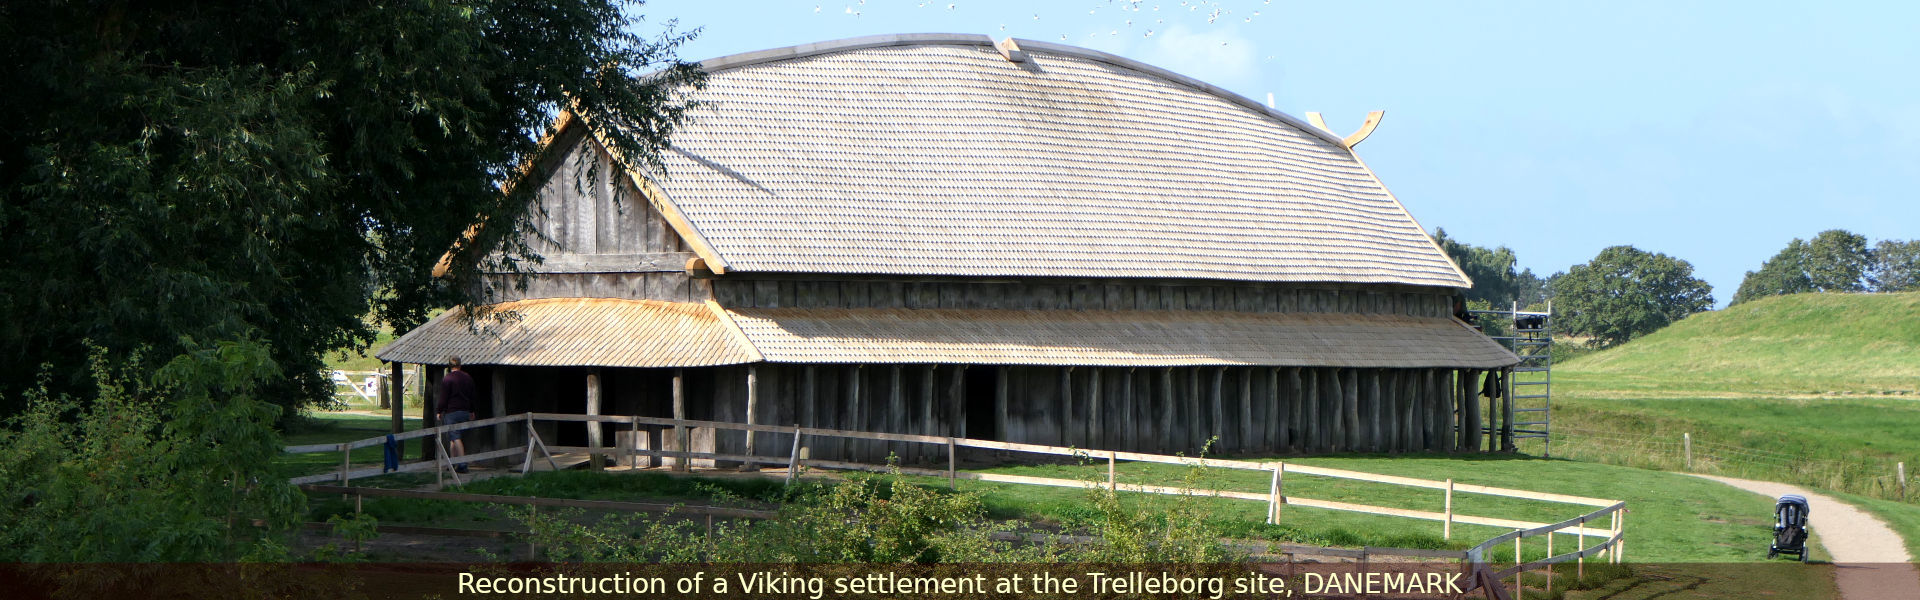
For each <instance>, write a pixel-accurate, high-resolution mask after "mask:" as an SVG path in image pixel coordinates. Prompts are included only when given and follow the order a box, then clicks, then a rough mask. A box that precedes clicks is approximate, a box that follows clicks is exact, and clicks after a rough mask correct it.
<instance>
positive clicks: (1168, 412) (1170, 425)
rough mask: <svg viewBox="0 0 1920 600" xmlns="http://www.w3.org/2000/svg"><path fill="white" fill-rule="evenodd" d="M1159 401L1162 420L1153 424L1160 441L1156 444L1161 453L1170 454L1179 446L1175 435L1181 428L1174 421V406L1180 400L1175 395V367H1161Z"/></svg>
mask: <svg viewBox="0 0 1920 600" xmlns="http://www.w3.org/2000/svg"><path fill="white" fill-rule="evenodd" d="M1159 401H1160V420H1159V421H1157V422H1155V423H1152V424H1151V425H1152V427H1153V429H1154V433H1155V435H1154V436H1153V439H1155V440H1158V441H1159V443H1158V444H1156V446H1157V447H1158V448H1159V451H1160V453H1161V454H1168V453H1170V452H1172V449H1173V448H1175V447H1176V446H1178V444H1175V443H1174V442H1173V436H1174V433H1175V432H1177V431H1179V429H1176V428H1175V423H1174V410H1173V408H1174V404H1175V403H1176V402H1178V400H1176V399H1175V397H1174V395H1173V367H1162V368H1161V369H1160V398H1159ZM1184 439H1185V438H1184V437H1182V440H1184Z"/></svg>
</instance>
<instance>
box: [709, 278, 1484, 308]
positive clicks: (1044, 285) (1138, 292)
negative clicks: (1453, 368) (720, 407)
mask: <svg viewBox="0 0 1920 600" xmlns="http://www.w3.org/2000/svg"><path fill="white" fill-rule="evenodd" d="M711 285H712V289H713V294H714V298H715V299H716V300H718V301H719V302H720V303H721V304H723V305H726V306H730V307H742V308H953V309H1006V310H1043V309H1059V310H1217V311H1239V312H1349V313H1370V314H1383V313H1384V314H1404V315H1410V316H1422V317H1443V316H1447V315H1449V314H1452V313H1451V308H1452V304H1451V296H1450V295H1447V294H1446V293H1442V292H1446V291H1448V290H1412V289H1395V288H1388V287H1384V286H1359V285H1355V286H1347V287H1342V286H1334V287H1328V286H1300V285H1289V284H1281V283H1261V282H1244V283H1235V282H1217V283H1215V282H1207V283H1173V282H1166V281H1151V280H1148V281H1143V280H1101V281H1093V280H1089V281H1064V280H1063V281H1048V280H1023V281H1009V280H960V279H956V280H952V281H888V280H814V281H798V280H785V279H758V280H756V279H736V278H728V277H722V278H719V279H716V280H713V281H712V282H711Z"/></svg>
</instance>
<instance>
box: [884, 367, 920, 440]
mask: <svg viewBox="0 0 1920 600" xmlns="http://www.w3.org/2000/svg"><path fill="white" fill-rule="evenodd" d="M884 416H885V417H886V421H887V433H912V432H910V431H907V397H906V393H905V391H903V390H901V389H900V365H893V366H892V367H890V368H888V369H887V414H886V415H884ZM918 445H919V444H907V443H903V442H891V443H888V444H887V454H889V455H892V456H895V457H898V458H899V459H900V461H901V462H906V460H907V457H906V453H907V448H908V447H909V446H918Z"/></svg>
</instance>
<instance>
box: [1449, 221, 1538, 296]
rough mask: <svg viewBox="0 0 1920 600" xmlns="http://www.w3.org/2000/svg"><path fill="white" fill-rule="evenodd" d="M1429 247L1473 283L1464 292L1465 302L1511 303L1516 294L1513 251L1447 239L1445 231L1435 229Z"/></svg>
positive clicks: (1504, 247) (1503, 247) (1502, 247)
mask: <svg viewBox="0 0 1920 600" xmlns="http://www.w3.org/2000/svg"><path fill="white" fill-rule="evenodd" d="M1433 243H1434V244H1436V245H1439V246H1440V250H1442V251H1444V252H1446V253H1447V258H1451V259H1453V264H1456V265H1459V266H1460V271H1461V272H1463V273H1466V274H1467V278H1468V279H1472V280H1473V287H1471V288H1468V289H1467V300H1468V301H1470V302H1471V301H1474V300H1479V301H1482V302H1486V303H1488V304H1491V305H1504V304H1506V303H1507V302H1509V301H1511V300H1513V299H1514V296H1515V293H1516V291H1517V287H1518V286H1517V282H1516V281H1515V278H1516V277H1517V275H1516V274H1515V273H1514V271H1513V267H1514V263H1515V262H1517V261H1516V260H1515V259H1514V256H1513V250H1510V249H1508V248H1507V247H1506V246H1501V247H1499V248H1494V249H1488V248H1482V247H1479V246H1475V245H1473V244H1468V243H1464V242H1461V241H1459V240H1455V239H1453V238H1450V237H1447V230H1445V229H1440V228H1435V229H1434V230H1433Z"/></svg>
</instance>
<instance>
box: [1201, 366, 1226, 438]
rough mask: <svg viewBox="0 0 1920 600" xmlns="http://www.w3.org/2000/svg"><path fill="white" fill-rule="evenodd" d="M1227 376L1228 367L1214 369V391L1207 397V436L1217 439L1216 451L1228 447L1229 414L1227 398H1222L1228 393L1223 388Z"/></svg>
mask: <svg viewBox="0 0 1920 600" xmlns="http://www.w3.org/2000/svg"><path fill="white" fill-rule="evenodd" d="M1226 378H1227V368H1226V367H1219V368H1216V369H1214V370H1213V393H1212V394H1209V395H1208V398H1207V404H1208V406H1207V409H1208V410H1207V429H1206V431H1207V436H1208V437H1209V438H1212V439H1214V440H1215V442H1214V444H1215V447H1214V451H1215V452H1220V451H1222V450H1224V449H1226V448H1227V447H1228V446H1227V414H1226V409H1225V408H1224V407H1223V405H1224V404H1225V399H1224V398H1222V396H1225V395H1226V390H1223V389H1221V388H1223V387H1225V386H1226Z"/></svg>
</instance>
